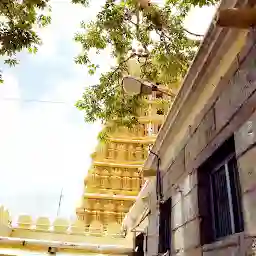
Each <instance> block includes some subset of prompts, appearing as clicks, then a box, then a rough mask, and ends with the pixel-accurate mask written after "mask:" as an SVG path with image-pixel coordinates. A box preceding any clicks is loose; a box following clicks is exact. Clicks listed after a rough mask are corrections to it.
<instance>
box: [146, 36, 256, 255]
mask: <svg viewBox="0 0 256 256" xmlns="http://www.w3.org/2000/svg"><path fill="white" fill-rule="evenodd" d="M253 38H254V39H253ZM252 40H255V32H253V33H252V34H251V35H250V36H249V37H248V40H247V42H246V45H245V47H244V49H243V50H242V51H241V52H239V53H238V54H237V56H236V59H235V61H234V62H233V64H232V66H231V67H230V71H229V72H227V75H226V76H225V77H223V79H222V81H221V82H220V83H219V84H218V85H216V88H217V89H216V91H215V92H214V93H213V95H212V96H211V97H210V100H209V101H208V102H205V107H204V109H203V110H202V111H201V112H200V113H199V114H198V115H197V116H196V119H195V120H193V121H195V122H194V123H193V121H191V122H192V123H193V125H192V126H191V127H190V136H189V138H188V139H187V140H181V142H182V143H183V144H182V145H181V144H179V148H181V150H180V151H179V152H176V153H175V156H174V153H173V152H171V153H170V152H169V151H165V152H164V150H162V151H161V152H162V153H161V156H160V157H161V158H162V159H164V160H166V159H168V156H169V159H171V161H172V162H171V163H170V164H169V167H168V168H167V169H166V168H165V169H163V170H162V184H163V194H164V199H165V200H166V199H168V198H169V197H172V241H171V244H172V255H177V256H180V255H182V256H183V255H186V256H194V255H195V256H197V255H198V256H199V255H200V256H201V255H203V256H212V255H214V256H222V255H234V256H235V255H237V256H238V255H254V254H253V253H254V252H253V244H254V242H253V241H254V240H255V238H256V112H255V110H256V81H255V80H254V79H253V77H254V76H255V75H252V74H253V73H254V72H256V71H255V70H256V66H255V64H254V65H253V63H255V58H256V44H255V41H252ZM253 113H254V114H253ZM232 134H234V137H235V144H236V154H237V159H238V167H239V176H240V180H241V187H242V204H243V209H244V210H243V213H244V222H245V232H243V233H240V234H235V235H233V236H229V237H227V238H225V239H223V240H221V241H218V242H215V243H213V244H211V245H204V246H201V245H200V216H199V211H198V183H197V169H198V167H199V166H200V165H201V164H202V163H204V161H205V160H206V159H207V158H208V157H209V156H211V155H212V154H213V152H214V151H215V150H216V149H217V148H218V147H219V146H220V145H221V144H222V143H223V142H224V141H225V140H226V139H228V138H229V137H230V136H231V135H232ZM166 141H168V143H169V144H170V145H171V144H172V141H171V140H170V139H168V138H166ZM176 144H177V142H176ZM176 144H175V145H174V147H177V145H176ZM163 166H168V164H167V163H166V162H165V163H164V164H163ZM153 193H155V191H153V192H152V195H151V196H152V197H153ZM150 209H151V215H150V217H149V229H151V230H153V229H155V230H156V232H155V233H154V232H152V234H155V237H150V240H148V241H149V243H148V244H149V246H148V252H147V253H146V255H148V256H153V255H157V246H158V214H159V213H158V209H157V206H156V202H155V200H152V201H151V203H150ZM255 241H256V240H255ZM255 244H256V243H255Z"/></svg>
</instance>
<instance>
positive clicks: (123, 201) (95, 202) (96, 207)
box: [76, 92, 170, 233]
mask: <svg viewBox="0 0 256 256" xmlns="http://www.w3.org/2000/svg"><path fill="white" fill-rule="evenodd" d="M169 100H170V99H169V98H168V97H166V96H165V95H163V94H162V93H160V92H153V93H152V95H150V96H147V97H145V102H146V107H143V108H142V109H141V110H139V113H140V116H139V123H138V125H136V126H135V127H133V128H131V129H128V128H126V127H120V128H118V129H117V130H116V131H115V132H113V133H111V135H110V137H109V139H108V141H107V142H106V143H99V144H98V147H97V148H96V151H95V152H94V153H93V154H92V165H91V168H90V170H89V171H88V175H87V177H86V178H85V182H84V194H83V196H82V200H81V205H80V206H79V207H78V208H77V209H76V213H77V217H78V219H79V220H81V221H83V222H84V224H85V227H86V228H88V230H91V231H94V232H96V231H98V232H99V233H101V232H107V233H108V232H109V231H110V226H111V227H113V228H114V227H115V228H114V229H115V230H116V231H118V230H119V227H120V224H121V223H122V220H123V218H124V216H125V214H126V213H127V212H128V211H129V208H130V207H131V205H132V204H133V203H134V201H135V199H136V196H137V195H138V193H139V191H140V189H141V186H142V185H143V183H144V179H143V173H142V172H141V167H142V165H143V163H144V161H145V159H146V158H147V155H148V147H149V145H150V144H152V143H153V142H154V140H155V138H156V135H157V133H158V131H159V130H160V128H161V124H162V123H163V121H164V117H165V115H166V113H167V109H168V104H165V106H164V104H163V102H166V103H167V102H169ZM95 229H96V230H95Z"/></svg>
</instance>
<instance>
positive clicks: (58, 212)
mask: <svg viewBox="0 0 256 256" xmlns="http://www.w3.org/2000/svg"><path fill="white" fill-rule="evenodd" d="M62 192H63V188H62V189H61V192H60V198H59V205H58V210H57V217H58V216H59V214H60V206H61V201H62V197H63V193H62Z"/></svg>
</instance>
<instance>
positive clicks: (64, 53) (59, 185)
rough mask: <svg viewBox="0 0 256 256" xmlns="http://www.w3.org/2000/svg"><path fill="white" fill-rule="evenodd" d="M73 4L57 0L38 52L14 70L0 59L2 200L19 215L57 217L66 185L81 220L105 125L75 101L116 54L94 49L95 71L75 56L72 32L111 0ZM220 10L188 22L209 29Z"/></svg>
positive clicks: (70, 210)
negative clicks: (0, 79)
mask: <svg viewBox="0 0 256 256" xmlns="http://www.w3.org/2000/svg"><path fill="white" fill-rule="evenodd" d="M70 2H71V1H69V0H52V1H51V5H52V14H51V15H52V23H51V25H50V26H48V27H47V28H44V29H43V30H40V31H39V33H40V35H41V37H42V40H43V45H42V46H40V47H39V51H38V53H37V54H36V55H31V54H28V53H22V54H21V55H20V56H19V58H20V64H19V65H18V66H17V67H15V68H9V67H7V66H3V65H2V64H1V62H0V68H1V69H2V70H3V74H4V81H5V83H4V85H0V175H1V178H0V204H2V205H4V206H5V207H6V208H8V209H9V211H10V213H11V215H12V216H13V218H14V219H16V218H17V216H18V215H20V214H29V215H32V216H33V217H35V218H36V217H37V216H47V217H50V218H51V219H54V218H56V216H57V210H58V203H59V197H60V194H61V190H63V198H62V203H61V207H60V213H59V217H65V218H68V219H69V218H71V219H74V217H75V207H76V205H77V203H78V202H79V200H80V198H81V195H82V192H83V180H84V177H85V176H86V174H87V170H88V168H89V167H90V164H91V159H90V154H91V153H92V152H93V150H94V148H95V146H96V143H97V139H96V138H97V134H98V132H99V131H100V129H101V126H100V124H99V123H95V124H88V123H85V122H84V119H83V114H82V113H81V112H80V111H78V110H77V109H76V108H75V107H74V103H75V101H76V100H77V99H79V98H80V97H81V95H82V92H83V90H84V88H85V87H86V86H88V85H89V84H94V83H96V82H97V80H98V78H99V74H100V73H101V72H105V71H107V70H108V69H109V68H110V66H111V65H112V64H113V60H112V59H111V57H110V55H109V52H108V51H105V52H104V53H102V54H101V55H100V56H96V55H93V53H92V57H93V58H94V62H95V63H98V64H99V65H100V69H99V71H98V72H97V73H96V75H95V76H93V77H91V76H89V75H88V74H87V70H86V68H85V67H82V66H78V65H76V64H75V63H74V61H73V58H74V57H75V56H76V55H77V54H78V53H79V51H80V46H79V45H78V44H76V43H75V42H74V41H73V37H74V34H75V33H76V32H77V31H78V30H79V24H80V22H81V21H82V20H85V21H86V20H88V21H89V20H91V19H92V18H93V17H94V16H95V15H96V14H97V12H98V10H99V9H100V5H101V3H103V2H104V0H97V1H91V2H92V4H91V7H90V8H88V9H85V8H82V7H81V6H79V5H74V4H71V3H70ZM158 2H159V0H158ZM213 14H214V10H213V9H212V8H204V9H203V10H200V9H195V10H193V11H192V12H191V13H190V15H189V17H188V18H187V20H186V22H185V27H186V28H188V29H189V30H190V31H192V32H194V33H198V34H201V33H205V31H206V30H207V28H208V25H209V22H210V20H211V18H212V16H213ZM202 21H204V22H202ZM0 61H1V59H0ZM56 102H63V103H56Z"/></svg>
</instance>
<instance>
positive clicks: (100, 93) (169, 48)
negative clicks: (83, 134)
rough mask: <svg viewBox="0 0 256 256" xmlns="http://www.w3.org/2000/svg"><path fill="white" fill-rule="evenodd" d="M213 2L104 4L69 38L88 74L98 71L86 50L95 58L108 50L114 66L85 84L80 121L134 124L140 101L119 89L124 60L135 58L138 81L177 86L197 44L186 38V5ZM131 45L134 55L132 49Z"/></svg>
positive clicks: (180, 0) (171, 0) (183, 0)
mask: <svg viewBox="0 0 256 256" xmlns="http://www.w3.org/2000/svg"><path fill="white" fill-rule="evenodd" d="M214 3H215V0H178V1H177V0H168V1H167V2H166V4H165V6H164V7H159V6H157V5H154V4H150V6H149V7H148V8H140V6H139V4H138V2H137V1H136V0H126V1H125V0H121V1H115V0H106V2H105V5H104V6H103V7H102V9H101V11H100V12H99V13H98V14H97V17H96V19H95V20H93V21H91V22H90V23H89V24H85V23H84V22H82V24H81V27H82V28H83V29H84V32H83V33H79V34H77V35H76V36H75V40H76V41H77V42H79V43H81V45H82V47H83V51H82V53H81V54H80V55H79V56H78V57H77V58H76V59H75V61H76V63H79V64H83V65H86V66H87V68H88V69H89V73H90V74H94V73H95V71H96V69H97V68H98V66H97V67H96V65H95V64H93V63H92V60H91V59H90V58H89V52H90V50H92V49H94V50H96V52H97V54H100V53H101V52H102V51H103V50H104V49H106V48H107V47H109V46H111V50H112V52H111V55H112V56H113V57H114V58H116V60H117V66H116V67H114V68H112V69H111V71H109V72H107V73H103V74H101V77H100V79H99V83H98V84H96V85H92V86H88V87H87V88H86V89H85V92H84V94H83V96H82V99H81V100H79V101H78V102H77V104H76V106H77V108H78V109H80V110H82V111H84V113H85V121H86V122H94V121H95V120H97V119H100V120H102V122H103V123H109V122H113V121H114V122H115V123H117V124H118V125H125V126H128V127H129V126H131V125H133V124H136V123H137V122H138V119H137V110H138V107H141V106H142V101H141V99H140V97H138V96H134V97H130V96H127V95H124V94H123V92H122V86H121V80H122V76H123V75H124V74H129V69H128V64H127V62H128V61H129V59H131V58H137V59H138V61H139V62H140V63H141V64H140V78H141V79H145V80H149V81H152V82H155V83H159V84H162V85H164V86H167V87H168V86H172V85H173V84H177V83H179V81H180V80H181V79H182V77H184V75H185V74H186V72H187V70H188V67H189V65H190V63H191V61H192V59H193V58H194V55H195V52H196V50H197V46H198V43H199V42H198V41H197V40H196V41H195V40H191V39H189V38H188V33H189V32H188V31H187V30H185V29H184V28H183V22H184V19H185V17H186V15H187V13H188V11H189V10H190V8H191V7H192V6H195V5H199V6H203V5H210V4H214ZM134 42H135V43H136V44H137V46H138V48H139V50H138V51H136V50H134V49H133V48H132V45H133V44H134ZM91 67H93V69H92V68H91ZM95 67H96V68H95Z"/></svg>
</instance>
